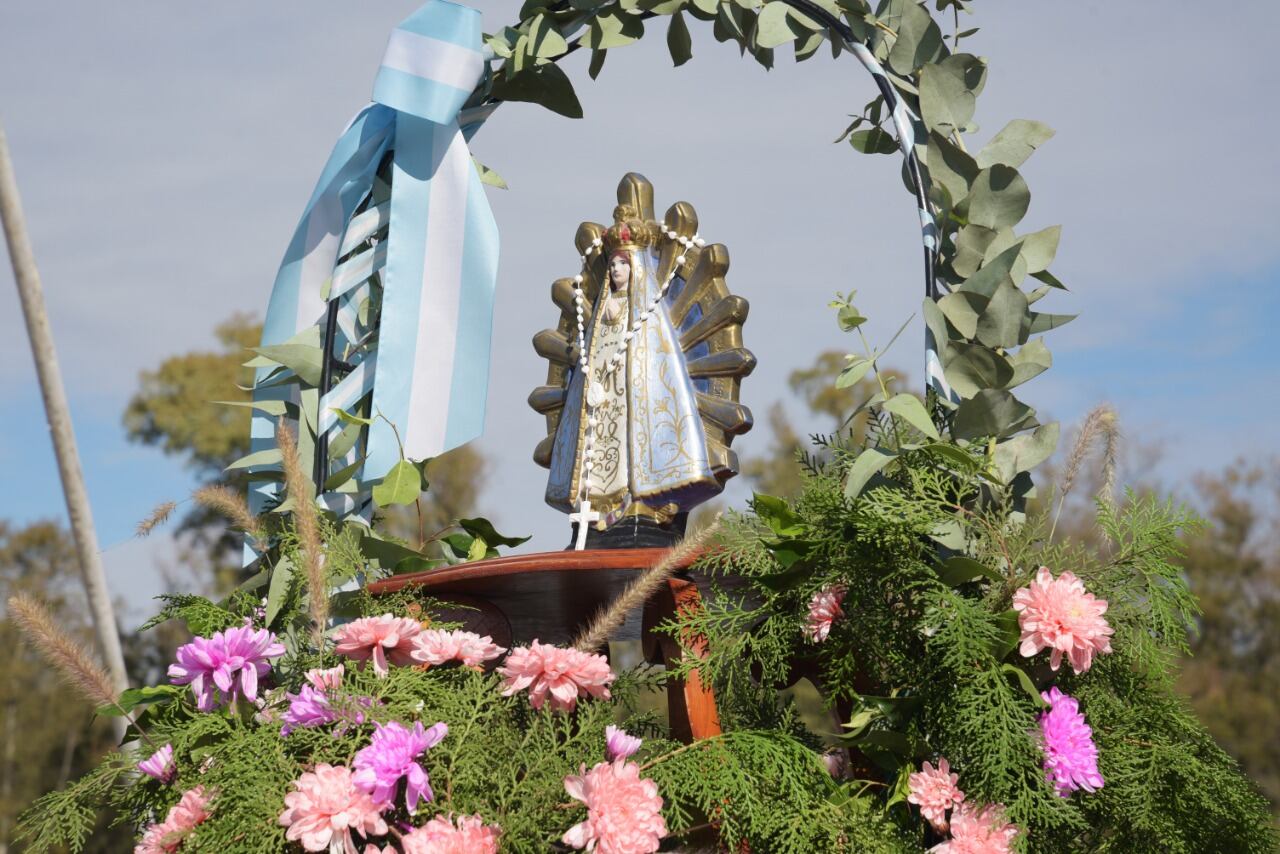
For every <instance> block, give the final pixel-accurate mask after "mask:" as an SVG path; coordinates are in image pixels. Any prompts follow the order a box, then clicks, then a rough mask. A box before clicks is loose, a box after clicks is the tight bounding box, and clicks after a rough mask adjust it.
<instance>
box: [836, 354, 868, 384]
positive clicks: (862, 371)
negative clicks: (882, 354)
mask: <svg viewBox="0 0 1280 854" xmlns="http://www.w3.org/2000/svg"><path fill="white" fill-rule="evenodd" d="M873 364H874V362H872V361H871V360H870V359H862V358H859V359H854V360H853V361H852V362H850V363H849V364H848V365H846V366H845V369H844V370H843V371H841V372H840V375H839V376H838V377H836V388H848V387H849V386H854V385H857V384H858V383H860V382H861V381H862V378H863V377H865V376H866V375H867V372H868V371H870V370H871V366H872V365H873Z"/></svg>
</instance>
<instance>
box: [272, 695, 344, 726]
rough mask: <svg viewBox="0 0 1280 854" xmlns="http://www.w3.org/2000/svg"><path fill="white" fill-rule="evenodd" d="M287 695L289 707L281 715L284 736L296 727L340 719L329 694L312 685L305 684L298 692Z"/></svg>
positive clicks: (317, 724)
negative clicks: (330, 702)
mask: <svg viewBox="0 0 1280 854" xmlns="http://www.w3.org/2000/svg"><path fill="white" fill-rule="evenodd" d="M285 696H286V697H288V698H289V708H288V709H286V710H285V712H284V714H283V715H281V716H280V720H282V721H284V726H282V727H280V735H282V736H286V735H288V734H289V733H291V732H293V731H294V730H295V729H299V728H302V729H310V728H311V727H317V726H323V725H324V724H329V723H333V722H334V721H336V720H338V713H337V712H335V711H334V710H333V707H332V706H330V705H329V698H328V696H326V695H325V693H324V692H323V691H318V690H316V689H315V688H314V687H313V686H311V685H303V686H302V690H301V691H299V692H298V693H296V694H286V695H285Z"/></svg>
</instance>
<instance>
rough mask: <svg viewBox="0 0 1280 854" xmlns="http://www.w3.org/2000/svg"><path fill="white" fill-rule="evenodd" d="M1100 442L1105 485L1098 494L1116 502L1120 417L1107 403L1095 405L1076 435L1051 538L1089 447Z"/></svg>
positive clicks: (1063, 478)
mask: <svg viewBox="0 0 1280 854" xmlns="http://www.w3.org/2000/svg"><path fill="white" fill-rule="evenodd" d="M1098 441H1101V442H1102V485H1101V487H1099V489H1098V496H1099V497H1100V498H1102V499H1103V500H1104V501H1106V502H1107V503H1108V504H1115V488H1116V472H1117V468H1118V460H1119V458H1120V419H1119V418H1118V417H1117V416H1116V411H1115V410H1114V409H1112V408H1111V407H1110V406H1108V405H1107V404H1105V403H1104V404H1101V405H1099V406H1095V407H1094V408H1093V410H1092V411H1091V412H1090V413H1089V414H1088V415H1087V416H1086V417H1085V419H1084V423H1083V424H1082V425H1081V426H1080V435H1079V436H1077V437H1076V443H1075V445H1073V446H1072V447H1071V453H1070V454H1069V455H1068V456H1067V465H1066V469H1065V471H1064V473H1063V476H1062V487H1061V489H1059V490H1058V509H1057V512H1055V513H1054V517H1053V526H1052V527H1051V528H1050V529H1049V539H1050V540H1052V539H1053V534H1054V531H1056V530H1057V528H1058V519H1059V518H1060V517H1061V516H1062V508H1063V506H1064V505H1065V504H1066V502H1067V495H1068V494H1070V492H1071V489H1072V487H1074V486H1075V484H1076V478H1077V477H1078V476H1079V475H1080V470H1081V468H1083V467H1084V461H1085V458H1086V457H1087V456H1088V455H1089V450H1090V448H1092V447H1093V445H1094V444H1095V443H1096V442H1098Z"/></svg>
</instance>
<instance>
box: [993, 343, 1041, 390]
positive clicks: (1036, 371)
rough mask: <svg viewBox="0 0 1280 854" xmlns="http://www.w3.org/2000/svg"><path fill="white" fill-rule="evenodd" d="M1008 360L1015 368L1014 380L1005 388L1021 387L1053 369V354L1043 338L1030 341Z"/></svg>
mask: <svg viewBox="0 0 1280 854" xmlns="http://www.w3.org/2000/svg"><path fill="white" fill-rule="evenodd" d="M1008 358H1009V364H1010V365H1012V366H1013V378H1012V379H1010V380H1009V381H1008V382H1007V383H1005V384H1004V387H1005V388H1014V387H1015V386H1020V385H1022V384H1023V383H1025V382H1026V381H1027V380H1029V379H1032V378H1033V377H1036V376H1039V375H1040V374H1042V373H1044V372H1045V371H1047V370H1049V368H1051V367H1053V354H1052V353H1050V352H1049V348H1048V347H1046V346H1045V345H1044V339H1043V338H1037V339H1035V340H1034V341H1028V342H1027V343H1026V344H1024V345H1022V346H1021V347H1020V348H1018V352H1016V353H1013V354H1012V355H1010V356H1009V357H1008Z"/></svg>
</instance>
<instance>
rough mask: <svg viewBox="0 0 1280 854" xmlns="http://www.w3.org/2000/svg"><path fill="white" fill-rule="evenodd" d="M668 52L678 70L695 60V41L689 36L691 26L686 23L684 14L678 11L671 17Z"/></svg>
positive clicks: (668, 28)
mask: <svg viewBox="0 0 1280 854" xmlns="http://www.w3.org/2000/svg"><path fill="white" fill-rule="evenodd" d="M667 50H669V51H670V52H671V61H672V63H674V64H675V66H676V67H677V68H679V67H680V66H681V65H684V64H685V63H686V62H688V61H689V60H690V59H692V58H693V39H692V38H690V36H689V25H688V24H686V23H685V20H684V13H683V12H680V11H679V10H677V11H676V12H675V14H673V15H672V16H671V23H670V24H669V25H668V26H667Z"/></svg>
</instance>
